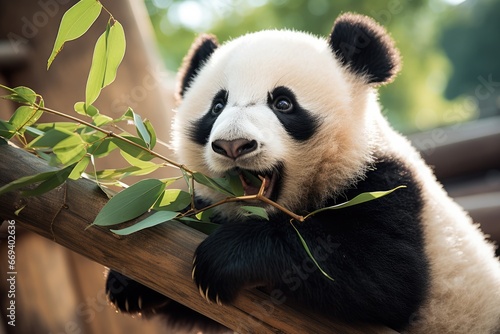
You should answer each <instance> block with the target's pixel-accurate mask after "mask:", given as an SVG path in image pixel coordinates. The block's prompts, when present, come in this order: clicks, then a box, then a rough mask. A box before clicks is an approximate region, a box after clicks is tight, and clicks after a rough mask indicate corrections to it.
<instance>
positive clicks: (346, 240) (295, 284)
mask: <svg viewBox="0 0 500 334" xmlns="http://www.w3.org/2000/svg"><path fill="white" fill-rule="evenodd" d="M375 168H376V169H374V170H372V171H370V172H368V173H367V178H366V179H365V180H364V181H360V182H359V183H358V184H357V185H356V187H355V189H352V190H349V191H347V192H346V193H345V195H346V198H349V199H350V198H353V197H355V196H356V195H357V194H359V193H361V192H365V191H375V190H386V189H391V188H393V187H396V186H399V185H406V186H407V188H405V189H400V190H398V191H397V192H395V193H392V194H390V195H388V196H386V197H384V198H381V199H378V200H375V201H372V202H368V203H365V204H361V205H359V206H354V207H352V208H346V209H342V210H335V211H326V212H324V213H321V214H318V215H317V216H313V217H312V218H310V219H309V220H307V221H306V222H304V223H302V224H299V223H296V224H295V226H296V227H297V229H298V230H299V231H300V233H301V235H302V236H303V237H304V239H305V240H306V242H307V243H308V245H309V247H310V249H311V250H312V252H313V254H314V255H315V257H316V260H317V261H318V262H319V264H320V266H321V267H322V268H323V269H324V270H325V271H326V272H327V273H328V274H329V275H330V276H331V277H333V278H334V279H335V281H330V280H328V279H327V278H326V277H325V276H323V274H321V272H320V271H319V270H318V269H317V268H316V266H315V265H314V263H313V262H312V261H311V260H310V259H309V257H308V256H307V255H306V252H305V250H304V248H303V247H302V246H301V244H300V241H299V239H298V237H297V234H296V233H295V231H294V229H293V228H292V226H290V223H289V222H290V218H289V217H288V216H286V215H284V214H281V213H280V214H276V215H273V216H271V217H270V221H263V220H258V219H256V220H255V221H250V222H249V221H221V222H220V223H222V224H223V225H222V226H221V228H219V229H218V230H217V231H215V232H214V233H213V234H211V235H210V236H209V237H208V238H207V239H206V240H205V241H204V242H203V243H202V244H201V245H200V246H199V247H198V249H197V251H196V254H195V259H196V260H195V263H194V265H195V267H196V270H195V275H194V277H195V282H196V284H197V285H198V286H199V287H201V288H202V290H203V291H206V290H207V289H208V297H209V299H211V300H212V301H216V299H217V298H218V299H219V300H220V301H221V302H223V303H224V302H225V303H228V302H231V301H233V300H234V299H235V297H236V296H237V294H238V292H239V291H240V290H241V289H242V288H244V287H248V286H256V285H263V286H267V287H268V288H269V289H270V290H271V294H273V293H274V294H275V295H282V296H284V298H285V299H286V298H290V299H294V300H297V301H298V302H300V303H302V304H305V305H307V306H308V307H310V308H312V309H316V310H318V311H320V312H324V313H325V314H327V315H329V316H332V317H337V318H339V319H342V320H346V321H350V322H369V323H379V324H384V325H387V326H390V327H391V328H394V329H396V330H401V329H403V328H405V326H407V325H408V324H409V322H410V321H411V319H412V317H413V316H414V313H415V312H416V311H417V309H418V307H419V306H420V305H421V304H422V302H423V300H424V298H425V295H426V290H427V282H428V264H427V260H426V257H425V254H424V239H423V234H422V226H421V222H420V212H421V210H422V199H421V195H420V189H419V187H418V185H417V184H416V183H415V181H414V180H413V177H412V175H411V173H410V172H409V170H408V169H407V168H406V167H405V166H404V165H403V164H402V163H400V162H399V161H397V160H394V159H389V158H387V159H380V160H379V161H378V162H377V163H376V165H375ZM343 200H344V199H343V198H339V199H338V200H334V199H332V200H330V201H329V203H327V204H326V205H327V206H328V205H333V204H335V203H337V202H342V201H343ZM312 209H315V208H309V210H312Z"/></svg>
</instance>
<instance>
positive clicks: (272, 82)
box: [173, 31, 378, 210]
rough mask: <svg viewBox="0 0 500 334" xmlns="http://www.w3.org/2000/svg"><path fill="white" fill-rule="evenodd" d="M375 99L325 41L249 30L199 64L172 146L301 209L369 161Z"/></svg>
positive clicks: (187, 158) (195, 163) (188, 160)
mask: <svg viewBox="0 0 500 334" xmlns="http://www.w3.org/2000/svg"><path fill="white" fill-rule="evenodd" d="M375 100H376V97H375V94H374V92H373V89H372V88H371V87H370V86H369V85H368V84H366V82H365V80H364V79H363V77H362V76H359V75H358V76H355V75H352V74H351V73H350V72H349V71H347V70H346V69H345V68H344V67H343V66H342V65H341V64H340V62H339V61H338V60H337V59H336V58H335V56H334V54H333V52H332V50H331V48H330V47H329V46H328V43H327V41H326V40H323V39H319V38H316V37H313V36H311V35H308V34H304V33H299V32H292V31H263V32H258V33H254V34H249V35H245V36H243V37H240V38H238V39H235V40H233V41H231V42H229V43H227V44H225V45H223V46H221V47H219V48H217V49H216V50H215V51H214V53H213V54H212V55H211V57H210V58H209V60H208V62H207V63H206V64H205V65H204V66H202V67H201V69H200V70H199V72H198V73H197V74H196V77H195V78H194V80H193V81H192V82H191V83H190V85H189V88H188V89H187V90H186V92H185V94H184V96H183V99H182V102H181V104H180V105H179V107H178V109H177V115H176V118H175V124H174V141H173V143H174V147H175V149H176V152H177V153H178V157H179V159H180V162H182V163H184V164H186V165H187V166H189V167H190V168H192V169H195V170H197V171H200V172H203V173H206V174H208V175H211V176H214V177H221V176H223V175H225V174H226V173H227V172H228V171H232V170H238V169H245V170H249V171H252V172H254V174H258V175H261V176H263V177H265V178H266V184H268V187H267V188H266V192H265V194H266V196H268V197H271V198H272V199H273V200H277V201H278V202H279V203H280V204H282V205H284V206H286V207H288V208H289V209H292V210H302V209H306V207H307V206H309V205H311V204H312V202H314V203H317V202H318V201H319V202H320V201H322V200H324V198H326V197H327V196H331V194H332V193H339V192H340V191H342V190H343V188H344V187H346V186H348V185H349V184H350V183H351V182H353V181H354V180H356V178H358V177H360V176H361V175H362V173H363V172H364V170H365V168H366V167H367V166H368V165H369V163H370V156H371V148H372V145H371V140H372V137H373V136H371V132H372V124H373V117H372V116H373V115H376V114H377V113H376V111H377V110H378V106H377V104H376V101H375ZM370 109H371V110H370ZM373 109H375V110H373ZM368 111H369V112H368ZM370 115H371V116H370ZM243 183H244V186H245V190H246V191H247V193H249V194H250V193H254V192H256V189H254V188H255V187H252V186H250V184H249V183H247V182H245V179H243ZM198 193H199V194H201V195H202V196H204V197H208V198H210V199H213V200H219V199H221V198H222V197H223V196H224V195H220V194H217V193H215V192H212V191H211V190H209V189H201V188H200V189H199V192H198ZM311 201H312V202H311Z"/></svg>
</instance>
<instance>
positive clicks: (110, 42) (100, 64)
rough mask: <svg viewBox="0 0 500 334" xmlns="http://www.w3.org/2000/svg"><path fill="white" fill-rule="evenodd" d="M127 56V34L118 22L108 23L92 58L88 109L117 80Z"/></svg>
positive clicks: (87, 89) (86, 100)
mask: <svg viewBox="0 0 500 334" xmlns="http://www.w3.org/2000/svg"><path fill="white" fill-rule="evenodd" d="M124 54H125V34H124V32H123V27H122V25H121V24H120V22H118V21H113V22H112V25H111V23H108V25H107V27H106V31H105V32H104V33H103V34H102V35H101V36H100V37H99V39H98V40H97V42H96V45H95V48H94V55H93V56H92V65H91V67H90V72H89V77H88V79H87V87H86V89H85V106H86V107H88V106H90V105H91V104H92V103H94V101H95V100H96V99H97V97H99V94H100V93H101V90H102V89H103V88H104V87H106V86H107V85H109V84H110V83H112V82H113V81H114V80H115V78H116V72H117V70H118V66H119V65H120V63H121V61H122V60H123V56H124Z"/></svg>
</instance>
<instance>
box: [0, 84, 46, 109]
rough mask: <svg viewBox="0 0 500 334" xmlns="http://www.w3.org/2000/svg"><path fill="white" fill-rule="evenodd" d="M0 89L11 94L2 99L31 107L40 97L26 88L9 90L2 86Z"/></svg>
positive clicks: (20, 87)
mask: <svg viewBox="0 0 500 334" xmlns="http://www.w3.org/2000/svg"><path fill="white" fill-rule="evenodd" d="M0 87H2V88H4V89H6V90H8V91H9V92H11V94H9V95H5V96H2V98H4V99H7V100H12V101H14V102H18V103H28V104H30V105H32V104H34V103H35V102H36V99H37V97H38V95H37V94H36V93H35V92H34V91H33V90H32V89H31V88H28V87H25V86H19V87H16V88H9V87H7V86H4V85H0Z"/></svg>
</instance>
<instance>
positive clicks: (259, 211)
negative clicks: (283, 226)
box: [241, 205, 269, 220]
mask: <svg viewBox="0 0 500 334" xmlns="http://www.w3.org/2000/svg"><path fill="white" fill-rule="evenodd" d="M241 209H242V210H243V211H245V212H246V215H249V216H250V215H254V216H258V217H261V218H264V219H265V220H269V216H268V215H267V212H266V210H265V209H264V208H261V207H260V206H246V205H244V206H242V207H241Z"/></svg>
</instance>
